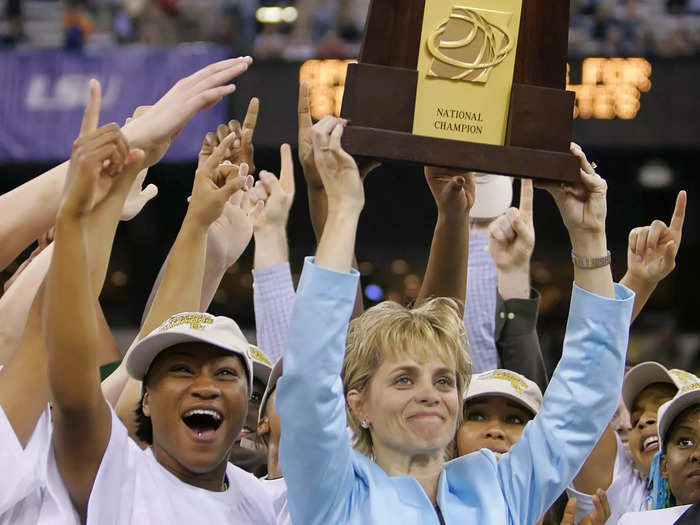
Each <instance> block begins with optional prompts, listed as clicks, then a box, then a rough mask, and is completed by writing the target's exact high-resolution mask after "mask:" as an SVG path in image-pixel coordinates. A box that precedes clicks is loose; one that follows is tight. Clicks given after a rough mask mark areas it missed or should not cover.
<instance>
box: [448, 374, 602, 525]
mask: <svg viewBox="0 0 700 525" xmlns="http://www.w3.org/2000/svg"><path fill="white" fill-rule="evenodd" d="M541 406H542V392H541V391H540V388H539V387H538V386H537V384H536V383H535V382H534V381H530V380H529V379H528V378H526V377H525V376H523V375H520V374H518V373H516V372H513V371H511V370H504V369H499V370H491V371H489V372H483V373H481V374H475V375H473V376H472V379H471V381H470V383H469V389H468V390H467V392H466V394H465V396H464V421H463V422H462V425H461V426H460V427H459V430H458V431H457V455H458V456H465V455H467V454H470V453H472V452H476V451H478V450H480V449H482V448H486V449H489V450H490V451H491V452H493V453H494V455H495V456H496V459H500V458H501V457H502V456H503V454H506V453H507V452H509V451H510V449H511V447H512V446H513V445H514V444H515V443H517V442H518V441H520V438H521V436H522V433H523V430H524V429H525V425H527V423H528V422H529V421H530V420H531V419H532V418H534V417H535V416H536V415H537V413H538V412H539V411H540V407H541ZM558 504H559V502H557V504H555V506H556V505H558ZM574 504H575V502H570V503H569V505H568V506H567V511H568V509H570V508H574V507H572V505H574ZM561 505H562V506H563V501H562V503H561ZM594 507H595V509H594V510H593V511H592V512H591V513H590V514H588V516H586V519H587V521H585V523H586V524H587V525H588V524H590V525H593V524H596V525H597V524H602V523H604V522H605V520H606V519H607V518H608V517H609V512H608V511H607V499H606V498H605V495H604V494H598V495H597V496H596V498H595V500H594ZM570 512H574V511H573V510H572V511H570ZM550 514H551V518H550V517H549V516H550ZM556 515H557V513H556V512H548V513H547V518H546V519H543V520H542V521H540V522H539V523H540V524H541V523H556V524H557V525H559V518H558V517H557V518H555V517H554V516H556ZM562 523H566V522H565V521H564V522H562Z"/></svg>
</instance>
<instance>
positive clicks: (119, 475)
mask: <svg viewBox="0 0 700 525" xmlns="http://www.w3.org/2000/svg"><path fill="white" fill-rule="evenodd" d="M110 412H111V414H112V429H111V432H110V436H109V443H108V444H107V449H106V450H105V453H104V455H103V456H102V462H101V463H100V468H99V469H98V470H97V476H95V482H94V483H93V485H92V492H91V493H90V500H89V501H88V518H87V524H88V525H93V524H94V525H117V524H119V523H126V522H128V521H129V516H131V512H132V507H133V501H134V487H135V480H136V470H135V466H136V465H138V463H139V456H140V455H141V453H142V451H141V449H139V448H138V446H137V445H136V444H135V443H134V442H133V441H132V440H131V439H130V438H129V433H128V431H127V430H126V427H125V426H124V424H123V423H122V422H121V420H120V419H119V418H118V417H117V413H116V412H115V411H114V410H113V409H112V407H110Z"/></svg>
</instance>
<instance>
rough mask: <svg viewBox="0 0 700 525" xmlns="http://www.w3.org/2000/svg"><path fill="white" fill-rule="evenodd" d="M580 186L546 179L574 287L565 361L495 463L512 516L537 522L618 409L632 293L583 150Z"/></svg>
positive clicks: (600, 188)
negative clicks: (618, 266) (616, 267)
mask: <svg viewBox="0 0 700 525" xmlns="http://www.w3.org/2000/svg"><path fill="white" fill-rule="evenodd" d="M572 153H574V154H575V155H576V156H578V157H579V158H580V159H581V167H582V169H581V171H580V183H578V184H570V183H564V184H561V183H544V184H543V186H544V187H545V188H546V189H547V190H548V191H549V192H550V193H551V194H552V195H553V197H554V200H555V202H556V204H557V207H558V208H559V211H560V213H561V216H562V219H563V221H564V224H565V226H566V228H567V230H568V232H569V237H570V239H571V244H572V248H573V251H574V253H575V254H576V256H577V257H578V258H577V260H576V264H575V267H574V278H575V286H574V290H573V293H572V299H571V308H570V311H569V319H568V323H567V329H566V336H565V339H564V348H563V352H562V359H561V361H560V362H559V365H558V367H557V369H556V371H555V373H554V375H553V377H552V379H551V381H550V383H549V386H548V387H547V391H546V392H545V395H544V400H543V403H542V408H541V410H540V412H539V414H538V415H537V416H536V417H535V418H534V419H533V420H532V421H531V422H530V423H529V424H528V425H527V426H526V428H525V430H524V431H523V435H522V437H521V439H520V441H519V442H518V443H516V444H515V445H514V446H513V447H512V448H511V450H510V452H509V453H508V454H506V455H505V457H502V458H501V460H500V461H499V462H498V464H497V469H498V472H499V476H501V480H502V486H504V487H505V488H506V490H505V494H506V498H507V500H508V505H509V508H510V509H511V513H512V515H513V521H514V522H517V523H533V522H535V521H537V520H538V519H539V518H540V517H541V516H542V515H543V514H544V512H545V510H546V509H547V508H548V507H549V505H551V503H552V502H554V500H555V499H556V498H557V497H558V496H559V495H560V494H561V492H562V491H563V489H564V488H565V487H566V486H567V485H568V484H569V483H570V482H571V480H572V479H573V478H574V476H575V475H576V473H577V472H578V470H579V469H580V468H581V465H583V463H584V461H585V460H586V458H587V457H588V455H589V454H590V452H591V450H592V449H593V447H594V446H595V444H596V443H597V442H598V440H599V439H600V436H601V434H602V433H603V431H604V429H605V428H606V427H607V425H608V423H609V421H610V418H611V417H612V415H613V413H614V412H615V409H616V407H617V400H618V399H619V395H620V389H621V386H622V373H623V370H624V363H625V356H626V350H627V343H628V329H629V321H630V317H631V314H632V306H633V301H634V296H633V294H632V292H630V291H629V290H628V289H626V288H624V287H622V286H620V287H617V288H616V287H614V286H613V282H612V275H611V272H610V266H609V261H607V260H606V258H605V256H606V255H607V242H606V238H605V218H606V202H605V198H606V191H607V186H606V183H605V181H604V180H603V179H601V178H600V177H599V176H598V175H597V174H596V173H595V172H594V171H593V168H592V167H591V165H590V164H589V163H588V162H587V160H586V158H585V155H584V154H583V152H582V151H581V149H580V148H578V147H577V146H576V147H573V146H572ZM534 495H536V496H534Z"/></svg>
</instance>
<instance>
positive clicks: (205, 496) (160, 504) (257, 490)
mask: <svg viewBox="0 0 700 525" xmlns="http://www.w3.org/2000/svg"><path fill="white" fill-rule="evenodd" d="M110 410H111V409H110ZM111 412H112V432H111V435H110V438H109V444H108V445H107V450H106V451H105V453H104V456H103V457H102V463H101V464H100V468H99V470H98V472H97V476H96V478H95V483H94V484H93V487H92V493H91V494H90V501H89V502H88V518H87V523H88V525H93V524H94V525H126V524H133V525H145V524H148V525H157V524H161V523H162V524H165V525H176V524H180V523H182V524H187V525H197V524H202V525H216V524H219V523H221V524H226V525H229V524H234V523H241V524H243V523H245V524H246V525H247V524H251V525H258V524H260V525H273V524H274V523H275V513H274V509H273V506H272V501H271V500H270V497H269V496H268V494H267V491H266V490H265V488H264V487H263V484H262V482H261V481H260V480H259V479H257V478H256V477H255V476H253V475H252V474H248V473H247V472H245V471H244V470H242V469H240V468H238V467H235V466H234V465H231V464H230V463H229V464H228V466H227V468H226V475H227V477H228V483H229V488H228V490H227V491H225V492H212V491H209V490H204V489H201V488H198V487H194V486H192V485H188V484H187V483H184V482H183V481H180V479H178V478H177V477H176V476H174V475H173V474H171V473H170V472H169V471H168V470H166V469H165V468H164V467H162V466H161V465H160V463H158V461H157V460H156V459H155V457H154V456H153V453H152V452H151V449H150V448H148V449H146V450H141V449H140V448H139V447H138V446H137V445H136V443H134V442H133V441H132V440H131V439H130V438H129V436H128V433H127V430H126V427H124V425H123V423H122V422H121V421H120V420H119V418H118V417H117V415H116V414H115V412H114V411H113V410H112V411H111Z"/></svg>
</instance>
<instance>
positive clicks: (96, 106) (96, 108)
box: [79, 78, 102, 137]
mask: <svg viewBox="0 0 700 525" xmlns="http://www.w3.org/2000/svg"><path fill="white" fill-rule="evenodd" d="M101 103H102V90H101V89H100V83H99V82H98V81H97V80H96V79H94V78H91V79H90V100H89V101H88V103H87V106H86V108H85V113H83V121H82V123H81V125H80V135H79V136H81V137H82V136H83V135H87V134H88V133H90V132H92V131H95V130H96V129H97V124H98V123H99V120H100V104H101Z"/></svg>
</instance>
